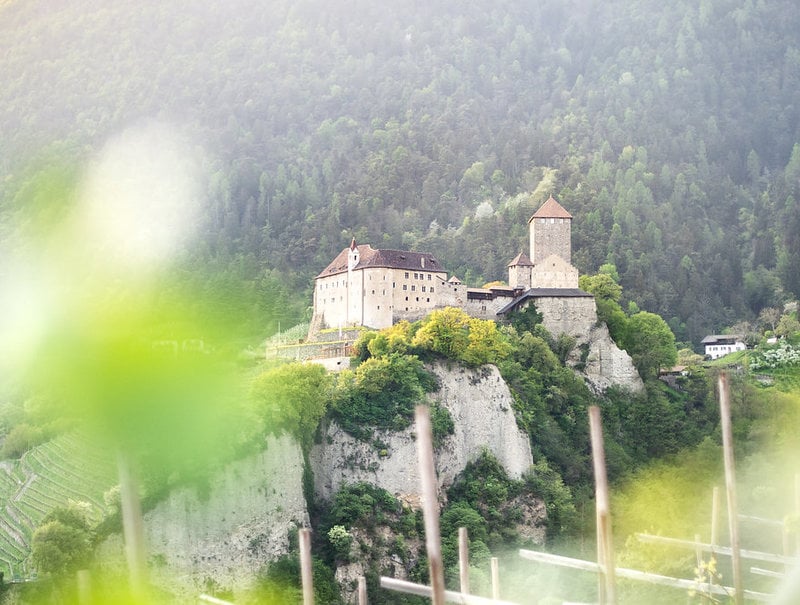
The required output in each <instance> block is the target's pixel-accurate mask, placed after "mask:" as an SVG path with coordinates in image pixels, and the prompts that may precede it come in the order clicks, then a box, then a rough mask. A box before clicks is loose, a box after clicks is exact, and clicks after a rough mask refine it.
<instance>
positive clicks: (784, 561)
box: [636, 534, 800, 565]
mask: <svg viewBox="0 0 800 605" xmlns="http://www.w3.org/2000/svg"><path fill="white" fill-rule="evenodd" d="M636 538H637V539H638V540H639V541H641V542H649V543H651V544H669V545H670V546H677V547H680V548H694V549H696V548H698V547H699V548H700V549H702V550H704V551H706V552H711V553H716V554H718V555H725V556H731V555H732V554H733V549H731V548H728V547H727V546H714V545H713V544H698V543H697V542H695V541H693V540H681V539H680V538H668V537H666V536H653V535H651V534H636ZM739 556H740V558H742V559H752V560H753V561H763V562H765V563H776V564H778V565H796V564H797V563H800V559H798V558H796V557H784V556H783V555H776V554H774V553H769V552H760V551H757V550H745V549H744V548H740V549H739Z"/></svg>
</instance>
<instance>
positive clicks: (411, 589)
mask: <svg viewBox="0 0 800 605" xmlns="http://www.w3.org/2000/svg"><path fill="white" fill-rule="evenodd" d="M381 588H386V589H387V590H393V591H395V592H402V593H405V594H413V595H417V596H419V597H427V598H429V599H430V598H431V597H432V595H433V591H432V590H431V587H430V586H425V585H424V584H415V583H414V582H408V581H406V580H397V579H395V578H387V577H386V576H381ZM443 598H444V600H445V601H446V602H447V603H462V604H463V605H515V604H514V603H511V602H510V601H497V600H494V599H487V598H486V597H479V596H477V595H471V594H461V593H460V592H455V591H453V590H445V591H444V595H443Z"/></svg>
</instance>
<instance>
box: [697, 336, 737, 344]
mask: <svg viewBox="0 0 800 605" xmlns="http://www.w3.org/2000/svg"><path fill="white" fill-rule="evenodd" d="M740 340H742V335H741V334H709V335H708V336H706V337H705V338H704V339H703V340H701V341H700V344H703V345H713V344H734V343H736V342H737V341H740Z"/></svg>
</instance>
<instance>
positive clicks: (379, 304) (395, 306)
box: [314, 267, 466, 330]
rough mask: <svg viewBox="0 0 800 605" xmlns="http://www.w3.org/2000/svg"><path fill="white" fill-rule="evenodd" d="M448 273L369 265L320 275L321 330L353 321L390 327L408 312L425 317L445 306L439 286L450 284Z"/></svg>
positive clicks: (317, 310)
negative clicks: (441, 299) (445, 278)
mask: <svg viewBox="0 0 800 605" xmlns="http://www.w3.org/2000/svg"><path fill="white" fill-rule="evenodd" d="M446 275H447V274H446V273H444V272H439V271H413V270H408V271H407V270H405V269H390V268H385V267H365V268H362V269H358V268H356V269H354V270H353V271H350V272H348V273H339V274H336V275H331V276H329V277H321V278H318V279H317V283H316V287H315V289H314V311H315V315H314V325H315V326H317V329H318V330H322V329H325V328H338V327H340V326H342V327H346V326H352V325H363V326H367V327H370V328H386V327H389V326H391V325H392V323H394V322H395V321H398V319H401V318H405V317H407V316H416V317H417V318H419V317H424V316H425V315H427V314H428V313H429V312H430V311H432V310H433V309H435V308H437V307H440V306H442V305H441V302H440V299H439V295H440V292H439V291H438V290H439V289H440V288H441V284H447V282H446V281H444V277H445V276H446ZM465 290H466V288H465Z"/></svg>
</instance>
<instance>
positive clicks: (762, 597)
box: [519, 550, 774, 603]
mask: <svg viewBox="0 0 800 605" xmlns="http://www.w3.org/2000/svg"><path fill="white" fill-rule="evenodd" d="M519 555H520V556H521V557H522V558H523V559H528V560H529V561H537V562H539V563H546V564H548V565H557V566H559V567H567V568H569V569H579V570H581V571H591V572H594V573H598V574H600V573H602V568H601V567H600V565H598V564H597V563H594V562H593V561H584V560H583V559H572V558H570V557H563V556H561V555H554V554H551V553H546V552H537V551H535V550H520V551H519ZM615 573H616V575H617V576H619V577H620V578H625V579H626V580H637V581H639V582H647V583H648V584H660V585H662V586H671V587H672V588H679V589H681V590H692V589H695V588H697V583H696V582H695V581H694V580H684V579H682V578H672V577H670V576H662V575H659V574H655V573H650V572H646V571H639V570H637V569H627V568H624V567H617V568H616V570H615ZM706 588H707V589H708V590H709V591H710V592H711V593H713V594H718V595H723V596H725V595H730V593H731V592H732V591H733V588H731V587H729V586H720V585H718V584H711V585H710V586H707V587H706ZM744 593H745V596H747V598H748V599H750V600H753V601H760V602H763V603H769V602H771V601H773V599H774V595H770V594H766V593H763V592H755V591H752V590H746V591H744Z"/></svg>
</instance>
